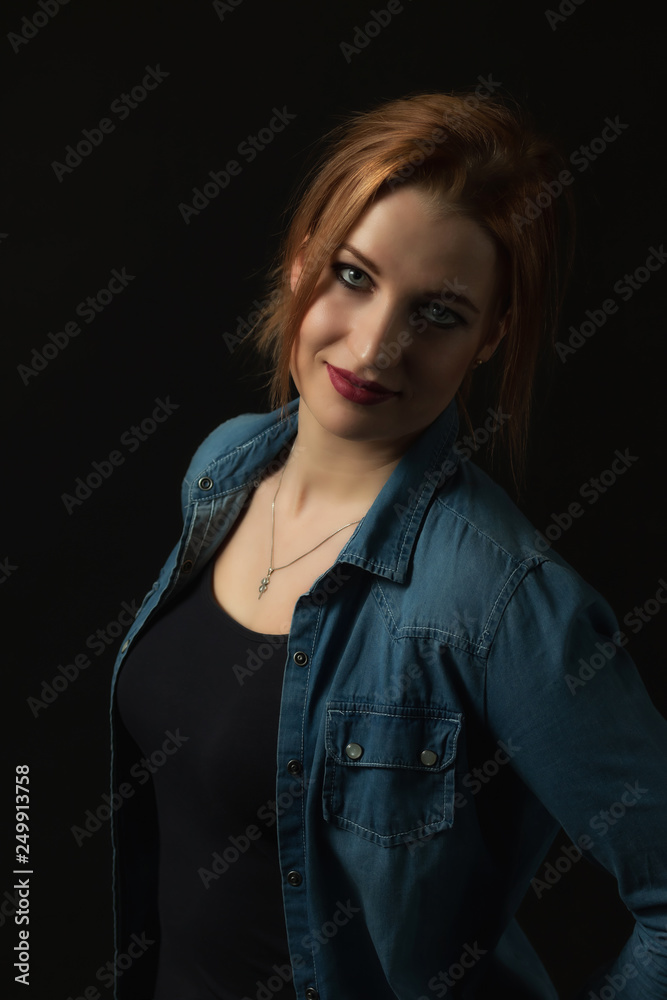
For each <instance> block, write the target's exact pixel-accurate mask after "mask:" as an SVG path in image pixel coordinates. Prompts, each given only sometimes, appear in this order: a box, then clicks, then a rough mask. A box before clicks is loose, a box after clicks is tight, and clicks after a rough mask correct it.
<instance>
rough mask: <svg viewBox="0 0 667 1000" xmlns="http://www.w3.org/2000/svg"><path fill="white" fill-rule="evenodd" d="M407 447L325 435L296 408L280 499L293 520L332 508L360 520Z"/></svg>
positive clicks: (306, 413)
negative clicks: (295, 430) (296, 420)
mask: <svg viewBox="0 0 667 1000" xmlns="http://www.w3.org/2000/svg"><path fill="white" fill-rule="evenodd" d="M410 443H411V442H410V441H403V440H401V441H398V442H397V441H394V440H389V441H354V440H348V439H345V438H342V437H336V436H335V435H333V434H331V433H329V432H328V431H326V430H325V429H324V428H323V427H322V426H321V425H320V424H318V423H317V421H316V420H315V419H314V418H313V417H312V415H311V414H310V412H309V410H308V409H307V407H306V406H305V404H304V403H303V400H302V401H301V402H300V403H299V430H298V434H297V436H296V439H295V441H294V447H293V449H292V452H291V454H290V457H289V458H288V460H287V464H286V466H285V473H286V474H285V477H284V483H283V485H282V487H281V491H280V492H281V497H282V502H283V504H284V505H286V506H288V509H289V511H290V513H292V514H294V515H299V514H303V513H308V512H309V511H313V512H315V511H317V510H318V509H320V510H321V509H322V508H330V507H334V506H335V507H338V508H340V509H341V510H342V511H346V512H348V513H349V515H350V518H352V517H361V516H363V514H364V513H365V512H366V511H367V510H368V508H369V507H370V505H371V504H372V503H373V501H374V500H375V498H376V496H377V495H378V493H379V492H380V490H381V489H382V487H383V486H384V484H385V483H386V481H387V480H388V479H389V477H390V475H391V473H392V472H393V470H394V469H395V468H396V466H397V465H398V463H399V461H400V459H401V457H402V456H403V454H404V452H405V451H406V449H407V447H408V446H409V444H410Z"/></svg>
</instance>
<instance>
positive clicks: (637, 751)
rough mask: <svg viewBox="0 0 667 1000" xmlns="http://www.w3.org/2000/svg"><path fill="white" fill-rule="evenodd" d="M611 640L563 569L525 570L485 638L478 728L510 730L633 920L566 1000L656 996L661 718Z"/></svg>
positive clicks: (608, 623)
mask: <svg viewBox="0 0 667 1000" xmlns="http://www.w3.org/2000/svg"><path fill="white" fill-rule="evenodd" d="M620 635H621V634H620V633H619V632H618V625H617V623H616V621H615V618H614V616H613V613H612V612H611V609H610V608H609V606H608V605H607V604H606V602H605V601H604V600H603V599H602V598H601V597H600V596H599V595H598V594H597V593H596V592H595V591H594V590H592V588H590V587H588V586H587V585H586V584H585V583H584V582H583V581H582V580H581V579H580V578H579V577H578V576H577V575H576V574H575V573H574V572H573V571H572V570H571V569H569V567H566V566H563V565H561V564H559V563H557V562H552V561H545V562H543V563H541V564H539V565H538V566H536V567H535V568H534V569H533V570H532V571H531V572H529V573H528V574H527V576H526V577H525V578H524V579H523V581H522V582H521V583H520V584H519V585H518V587H517V588H516V590H515V591H514V593H513V595H512V596H511V598H510V599H509V601H508V603H507V605H506V607H505V611H504V613H503V616H502V618H501V621H500V623H499V625H498V628H497V631H496V634H495V636H494V638H493V644H492V648H491V653H490V655H489V661H488V667H487V671H488V672H487V706H488V708H487V711H488V724H489V727H490V729H491V730H492V732H494V733H497V734H498V735H499V736H500V735H502V734H503V733H504V734H505V738H506V735H507V733H508V732H510V733H511V734H512V739H513V740H515V741H516V743H517V744H518V745H519V746H521V748H522V751H521V753H519V754H517V755H516V757H515V758H514V760H513V766H514V767H515V769H516V771H517V772H518V773H519V775H520V777H521V778H522V780H523V781H524V782H525V784H526V785H527V786H528V788H529V789H530V790H531V791H532V792H533V793H534V794H535V795H536V796H537V797H538V798H539V799H540V800H541V802H542V803H543V804H544V805H545V807H546V808H547V809H548V810H549V812H550V813H551V814H552V815H553V816H554V818H555V819H556V820H557V821H558V822H559V823H560V824H561V825H562V826H563V828H564V829H565V831H566V833H567V834H568V835H569V836H570V837H571V838H572V840H573V841H575V842H577V841H579V838H581V837H587V838H588V841H587V842H586V843H587V844H588V842H589V841H590V845H589V846H590V849H589V850H587V851H586V854H585V856H586V855H588V854H590V855H592V856H593V857H594V858H595V859H596V860H597V861H598V862H599V863H600V864H602V865H603V866H604V867H605V868H606V869H607V870H608V871H609V872H611V873H612V874H613V875H614V877H615V878H616V879H617V882H618V888H619V893H620V895H621V898H622V899H623V901H624V903H625V905H626V906H627V907H628V909H629V910H630V911H631V912H632V914H633V915H634V917H635V921H636V923H635V928H634V931H633V933H632V935H631V937H630V938H629V940H628V942H627V943H626V945H625V947H624V948H623V950H622V952H621V954H620V955H619V956H618V957H617V959H616V960H615V961H614V962H613V963H612V964H611V965H610V966H609V967H608V968H606V969H603V970H601V971H599V972H598V973H597V974H596V976H595V979H594V981H591V982H589V983H587V985H586V987H585V988H584V989H583V990H582V991H581V992H580V993H579V994H578V995H577V1000H588V998H589V996H590V991H591V990H593V991H594V995H596V996H598V995H599V991H600V990H601V989H602V988H603V987H607V992H609V989H610V988H614V989H615V991H616V993H619V992H621V991H622V992H621V995H622V996H623V1000H667V780H666V771H667V722H666V721H665V720H664V719H663V718H662V716H661V715H660V714H659V713H658V712H657V710H656V709H655V707H654V706H653V704H652V703H651V701H650V699H649V696H648V694H647V692H646V689H645V687H644V685H643V683H642V681H641V679H640V677H639V674H638V672H637V670H636V668H635V666H634V664H633V662H632V660H631V659H630V657H629V656H628V654H627V653H626V652H625V650H624V649H622V648H620V646H618V645H615V644H614V643H613V642H612V641H611V639H612V637H614V636H615V637H616V640H617V642H618V641H619V637H620ZM584 678H588V679H585V680H584ZM621 981H623V985H621ZM605 995H606V994H605Z"/></svg>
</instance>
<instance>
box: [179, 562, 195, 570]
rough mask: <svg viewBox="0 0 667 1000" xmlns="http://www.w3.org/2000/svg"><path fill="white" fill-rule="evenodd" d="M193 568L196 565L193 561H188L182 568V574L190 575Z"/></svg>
mask: <svg viewBox="0 0 667 1000" xmlns="http://www.w3.org/2000/svg"><path fill="white" fill-rule="evenodd" d="M193 566H194V563H193V561H192V559H186V560H185V562H184V563H183V565H182V566H181V573H189V572H190V570H191V569H192V567H193Z"/></svg>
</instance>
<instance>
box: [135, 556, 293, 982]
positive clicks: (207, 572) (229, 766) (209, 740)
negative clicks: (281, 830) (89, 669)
mask: <svg viewBox="0 0 667 1000" xmlns="http://www.w3.org/2000/svg"><path fill="white" fill-rule="evenodd" d="M214 561H215V560H211V562H210V564H209V565H208V566H207V567H206V568H205V569H204V570H203V571H202V573H200V575H199V578H198V580H195V581H194V582H193V584H192V585H191V586H190V587H188V588H186V589H185V590H184V591H183V592H182V594H181V595H180V596H179V597H177V598H176V599H175V600H174V602H173V603H171V604H168V605H167V608H166V609H165V610H164V611H163V612H158V613H157V615H156V617H155V618H154V619H153V621H152V622H151V623H150V625H149V626H147V627H146V629H145V631H144V632H143V633H142V635H141V636H140V637H139V638H138V640H137V641H136V643H135V644H134V646H133V647H132V649H131V650H130V652H129V653H128V655H127V658H126V660H125V663H124V665H123V668H122V670H121V672H120V676H119V680H118V686H117V699H118V708H119V711H120V715H121V719H122V721H123V723H124V725H125V726H126V728H127V729H128V731H129V733H130V735H131V736H132V737H133V738H134V740H135V741H136V743H137V744H138V745H139V747H140V748H141V750H142V751H143V753H144V754H145V755H146V761H147V762H150V767H148V770H150V771H152V781H153V783H154V789H155V798H156V803H157V814H158V827H159V889H158V912H159V918H160V955H159V962H158V975H157V986H156V990H155V994H154V998H153V1000H240V998H251V1000H254V998H255V997H256V996H257V995H258V993H259V995H263V993H265V991H266V987H265V989H264V991H262V990H261V989H260V987H261V986H262V985H263V984H266V983H267V982H268V981H269V980H272V984H273V986H274V988H275V980H276V975H277V973H276V968H278V969H279V970H282V973H283V976H282V978H283V980H285V979H286V978H288V976H286V975H285V970H286V969H288V970H289V951H288V946H287V935H286V931H285V917H284V912H283V900H282V882H281V876H280V868H279V861H278V843H277V835H276V809H275V784H276V745H277V737H278V718H279V713H280V700H281V692H282V681H283V673H284V667H285V657H286V651H287V639H288V636H287V635H277V636H275V635H261V634H259V633H257V632H252V631H250V630H249V629H247V628H244V627H243V626H242V625H239V623H238V622H236V621H234V619H232V618H230V616H229V615H228V614H227V613H226V612H225V611H224V610H223V609H222V608H221V607H220V605H219V604H218V602H217V600H216V598H215V595H214V593H213V563H214ZM280 998H281V1000H294V998H295V992H294V989H293V987H292V985H291V982H284V985H283V986H282V987H281V990H280Z"/></svg>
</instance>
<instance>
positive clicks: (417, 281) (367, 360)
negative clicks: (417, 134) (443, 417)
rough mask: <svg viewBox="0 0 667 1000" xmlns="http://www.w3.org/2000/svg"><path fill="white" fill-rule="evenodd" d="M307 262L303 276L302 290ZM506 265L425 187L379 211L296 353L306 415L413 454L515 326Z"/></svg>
mask: <svg viewBox="0 0 667 1000" xmlns="http://www.w3.org/2000/svg"><path fill="white" fill-rule="evenodd" d="M299 275H300V263H299V262H297V264H296V265H295V267H294V268H293V271H292V288H293V289H294V288H295V287H296V283H297V282H298V279H299ZM499 293H500V265H499V261H498V255H497V251H496V249H495V247H494V245H493V242H492V240H491V239H490V237H489V236H487V235H486V233H484V231H483V230H482V229H481V228H480V227H479V226H478V225H477V224H476V223H474V222H472V221H471V220H469V219H466V218H464V217H463V216H461V215H457V214H456V213H455V212H453V211H451V210H448V209H447V207H446V206H442V205H441V206H440V208H439V210H436V208H435V207H434V205H433V204H432V203H431V202H429V201H427V199H426V197H425V195H424V194H422V193H421V192H419V191H418V190H417V189H416V188H409V187H408V188H401V189H399V190H397V191H393V192H391V193H390V194H387V195H384V196H383V197H382V198H380V199H379V200H378V201H376V202H375V203H373V204H372V205H371V206H370V207H369V208H368V209H367V210H366V211H365V212H364V214H363V215H362V216H361V218H360V220H359V221H358V223H357V224H356V225H355V226H354V227H353V229H352V230H351V231H350V232H349V233H348V235H347V237H346V238H345V242H344V245H343V246H341V247H339V248H338V250H337V251H336V252H335V254H334V255H333V257H332V259H331V261H330V262H329V264H328V265H327V267H325V269H324V271H323V272H322V274H321V275H320V278H319V280H318V284H317V286H316V289H315V293H314V296H313V299H312V301H311V304H310V307H309V309H308V311H307V313H306V315H305V316H304V319H303V322H302V325H301V329H300V332H299V335H298V337H297V339H296V342H295V344H294V348H293V351H292V358H291V372H292V377H293V379H294V382H295V384H296V387H297V389H298V391H299V394H300V396H301V403H300V406H301V410H300V417H299V419H300V421H301V419H302V415H303V416H306V417H307V419H309V420H310V419H312V420H314V421H316V422H317V424H318V425H319V426H320V428H322V430H324V431H325V432H327V433H329V434H333V435H335V436H336V437H339V438H345V439H347V440H351V441H352V440H353V441H359V442H361V441H367V442H368V443H369V444H371V443H373V442H376V443H378V444H380V443H381V444H382V445H384V446H386V445H390V446H391V447H392V448H393V449H395V451H396V453H397V454H401V453H402V452H403V451H404V450H405V449H406V448H407V447H408V446H409V445H410V443H411V442H412V441H413V440H414V439H415V438H416V437H417V436H418V435H419V434H420V433H421V431H423V430H424V429H425V428H426V427H428V425H429V424H430V423H432V422H433V420H435V418H436V417H437V416H438V415H439V414H440V413H441V412H442V411H443V410H444V409H445V408H446V407H447V406H448V404H449V403H450V402H451V400H452V399H453V398H454V396H455V394H456V391H457V389H458V388H459V386H460V385H461V382H462V381H463V378H464V376H465V375H466V373H467V372H468V371H469V370H470V369H471V367H473V365H474V363H475V361H476V360H477V359H481V360H483V361H486V360H488V359H489V358H490V357H491V355H492V354H493V352H494V350H495V349H496V347H497V345H498V343H499V342H500V340H501V338H502V336H503V334H504V327H503V325H502V323H501V322H500V317H499V306H498V303H499Z"/></svg>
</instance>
